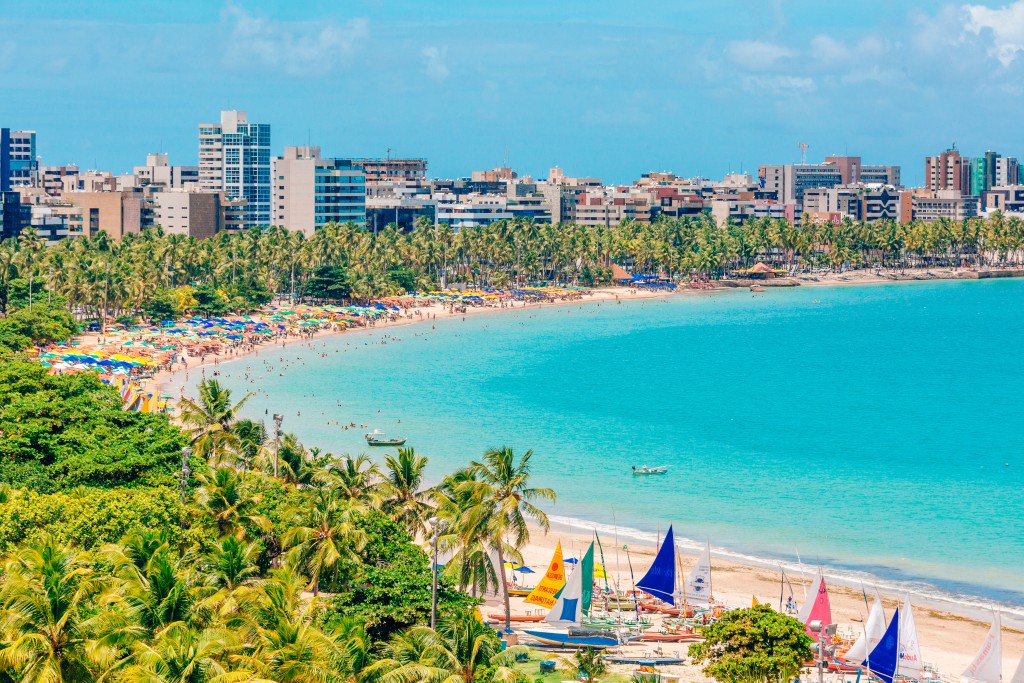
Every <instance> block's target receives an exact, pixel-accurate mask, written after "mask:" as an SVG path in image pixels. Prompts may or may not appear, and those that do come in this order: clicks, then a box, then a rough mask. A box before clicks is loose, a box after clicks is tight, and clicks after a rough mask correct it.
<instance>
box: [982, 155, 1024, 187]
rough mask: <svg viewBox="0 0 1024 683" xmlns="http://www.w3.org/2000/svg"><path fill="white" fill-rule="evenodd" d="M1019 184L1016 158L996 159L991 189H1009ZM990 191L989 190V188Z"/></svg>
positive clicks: (1018, 166) (1018, 168) (1018, 164)
mask: <svg viewBox="0 0 1024 683" xmlns="http://www.w3.org/2000/svg"><path fill="white" fill-rule="evenodd" d="M1019 183H1020V163H1019V162H1018V161H1017V158H1016V157H999V158H998V159H996V173H995V182H994V183H993V184H992V187H1009V186H1010V185H1017V184H1019ZM989 189H991V188H989Z"/></svg>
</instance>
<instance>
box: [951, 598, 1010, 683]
mask: <svg viewBox="0 0 1024 683" xmlns="http://www.w3.org/2000/svg"><path fill="white" fill-rule="evenodd" d="M1001 640H1002V637H1001V635H1000V623H999V613H998V612H996V613H995V614H994V615H992V628H990V629H989V630H988V635H986V636H985V640H984V641H982V643H981V647H980V648H979V649H978V654H976V655H975V656H974V661H973V662H971V663H970V665H969V666H968V667H967V668H966V669H964V672H963V673H962V674H960V680H961V681H964V682H965V683H967V682H970V681H974V683H999V681H1000V679H1001V678H1002V671H1003V648H1002V642H1001Z"/></svg>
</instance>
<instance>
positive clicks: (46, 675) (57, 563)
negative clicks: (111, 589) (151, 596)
mask: <svg viewBox="0 0 1024 683" xmlns="http://www.w3.org/2000/svg"><path fill="white" fill-rule="evenodd" d="M104 588H105V586H104V582H103V581H102V580H101V578H100V576H99V575H97V574H96V573H95V572H94V571H93V563H92V557H91V556H90V555H89V554H88V553H84V552H80V551H77V550H72V549H70V548H66V547H63V546H62V545H60V544H58V543H57V542H55V541H54V540H53V539H52V538H49V537H46V538H44V539H42V540H41V541H39V542H38V543H33V544H29V545H26V546H23V547H21V548H20V549H19V550H18V551H17V552H15V553H14V554H13V555H12V556H11V557H10V558H9V559H8V560H7V562H6V563H5V564H4V580H3V583H2V585H0V671H3V672H6V673H9V674H10V675H11V676H12V677H14V678H15V679H16V680H18V681H23V682H24V683H44V682H45V683H50V682H52V681H86V680H92V679H93V677H94V676H95V675H96V674H97V673H98V672H100V671H101V670H102V669H103V667H104V666H109V665H111V664H112V663H113V662H114V661H115V660H116V654H115V652H116V651H117V650H118V649H119V648H122V647H124V646H126V645H127V644H129V643H130V642H131V640H132V639H133V633H132V629H130V628H129V627H128V624H127V623H126V621H125V619H124V617H123V615H119V614H118V613H117V612H116V611H113V610H111V609H109V608H105V607H104V606H103V602H104V601H102V600H101V601H99V602H98V604H97V605H93V604H92V601H93V599H94V598H96V597H97V596H98V595H99V594H100V593H101V592H102V591H103V590H104Z"/></svg>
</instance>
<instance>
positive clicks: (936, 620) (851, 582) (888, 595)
mask: <svg viewBox="0 0 1024 683" xmlns="http://www.w3.org/2000/svg"><path fill="white" fill-rule="evenodd" d="M967 279H970V280H974V279H976V278H971V277H908V278H900V279H892V278H889V277H878V276H876V275H875V274H874V273H873V272H855V273H846V274H832V277H828V278H821V279H819V280H817V281H814V282H801V283H800V284H801V285H802V286H811V287H851V286H859V285H881V284H902V283H906V282H932V281H936V280H967ZM729 289H738V288H737V287H724V286H719V287H713V288H707V289H700V290H695V289H688V288H686V289H680V290H678V291H676V292H665V291H657V292H642V293H639V294H631V293H630V292H631V291H632V290H630V289H627V288H602V289H600V290H595V291H594V293H593V294H591V295H587V296H583V297H582V298H577V299H571V300H565V301H554V302H543V303H533V304H527V305H525V306H516V307H515V309H519V308H531V309H536V308H545V307H547V308H551V307H558V306H567V305H581V304H586V303H589V302H594V301H607V300H610V299H614V298H615V297H616V295H618V296H620V297H621V296H625V297H628V298H629V299H634V298H642V299H660V298H665V297H668V296H671V295H673V294H679V295H685V294H709V295H710V294H714V293H716V292H721V291H728V290H729ZM437 308H441V307H437ZM414 310H416V309H414ZM419 310H420V311H421V312H423V313H424V314H425V315H424V316H423V317H419V316H416V315H413V316H411V317H401V318H400V319H398V320H396V321H389V322H387V323H383V322H381V323H377V325H375V326H374V327H366V328H355V329H354V330H346V331H355V332H371V331H373V330H374V329H375V328H376V327H386V328H390V327H395V326H403V325H411V324H415V323H423V322H428V321H432V320H444V319H451V318H455V317H457V316H459V315H463V316H469V315H483V314H488V313H498V312H501V311H504V310H508V309H507V308H502V307H499V306H483V307H475V308H469V309H468V310H467V311H466V312H465V313H461V312H460V313H448V312H444V311H438V314H437V316H436V318H433V317H429V314H431V313H434V312H435V309H434V307H423V308H421V309H419ZM344 332H345V331H334V330H323V331H320V332H318V333H317V334H316V335H314V336H313V337H312V338H308V339H304V338H289V339H287V340H284V342H283V343H282V341H281V340H278V341H277V342H276V343H275V344H266V345H264V346H265V347H268V348H270V347H272V346H278V345H280V346H281V347H282V348H283V347H285V346H289V345H291V344H292V343H293V342H295V341H299V342H303V343H307V344H310V343H313V342H315V341H316V338H317V337H320V336H324V337H326V336H327V335H335V334H343V333H344ZM259 348H260V347H256V348H255V349H253V351H251V352H249V353H246V354H234V355H221V356H219V357H217V358H215V359H214V360H213V361H209V360H208V362H207V363H205V364H203V365H202V366H192V367H191V368H190V369H196V368H198V367H205V366H207V365H217V364H219V363H224V362H230V361H232V360H237V359H241V358H243V357H244V356H246V355H250V354H258V352H259ZM180 372H181V371H180V370H178V371H176V373H174V374H171V373H165V374H166V375H167V376H166V377H164V378H161V379H162V380H163V381H164V382H165V383H166V382H167V381H169V380H173V379H174V377H175V376H176V375H177V374H178V373H180ZM168 393H174V392H168ZM571 524H572V530H573V532H575V531H576V529H577V528H583V525H584V524H589V525H591V526H595V527H601V526H602V525H601V524H600V523H594V522H584V520H572V521H571ZM567 529H568V524H566V525H565V526H561V524H558V523H556V524H553V529H552V533H551V534H549V538H547V539H544V540H545V541H547V542H548V543H550V546H551V547H553V545H554V539H553V538H551V537H555V538H557V537H559V536H561V537H562V538H563V541H564V540H565V538H568V537H569V536H573V537H579V538H580V539H582V538H583V537H585V536H586V535H585V534H577V533H573V534H571V535H570V534H568V533H567V531H566V530H567ZM620 533H622V534H623V536H626V535H632V534H629V533H628V531H627V530H623V529H620ZM640 533H643V532H640ZM535 538H537V539H539V538H540V537H539V536H538V537H535ZM602 539H603V540H604V543H605V551H606V555H608V554H609V553H608V551H609V550H610V547H611V544H610V543H609V542H608V540H607V537H606V534H605V532H603V531H602ZM638 539H639V540H638V545H637V546H636V548H637V555H636V558H646V561H649V559H650V558H651V557H652V556H653V552H654V549H653V540H645V539H643V538H641V537H639V536H638ZM533 545H535V543H531V546H533ZM551 547H547V545H545V546H543V547H537V548H535V549H530V548H528V549H524V561H525V562H526V563H527V564H528V565H529V566H531V567H532V565H533V564H537V565H538V566H539V567H540V569H541V570H542V569H543V567H544V566H546V563H547V561H548V559H550V552H551ZM567 552H568V550H567ZM631 552H633V546H632V545H631ZM684 552H685V556H686V557H688V558H689V557H691V556H694V555H696V552H690V551H689V550H687V551H684ZM531 553H532V555H531ZM545 554H546V555H547V556H544V555H545ZM534 555H536V557H534ZM743 555H744V554H743V553H740V552H734V551H730V550H728V549H715V550H714V551H713V564H714V567H715V572H716V576H717V577H718V578H717V579H716V584H717V585H718V586H721V587H722V589H721V590H718V589H716V595H717V596H719V597H722V598H724V599H725V601H726V602H727V604H730V605H731V606H745V605H747V604H749V603H750V599H751V596H752V595H753V596H756V597H757V598H758V599H759V600H760V601H765V602H769V604H771V601H772V596H773V595H774V598H775V600H777V598H778V585H779V584H778V579H779V574H778V569H774V568H773V567H774V566H777V565H778V564H784V565H788V564H789V563H788V562H785V561H783V562H781V563H780V562H778V561H776V560H772V559H770V558H768V559H764V558H762V559H759V558H757V557H755V556H746V557H736V556H743ZM534 560H536V562H534ZM609 563H611V559H610V557H609ZM691 563H692V562H687V561H686V560H684V565H687V566H688V565H689V564H691ZM532 568H534V569H536V568H537V567H532ZM635 569H636V571H637V576H639V575H640V573H642V569H639V568H637V567H635ZM804 570H805V572H806V573H807V574H808V578H809V575H810V574H812V573H813V571H814V570H813V568H810V567H809V566H808V565H804ZM824 573H825V576H826V578H827V580H829V583H830V593H831V594H832V596H833V612H834V614H835V615H836V621H839V622H841V623H843V624H845V627H846V628H850V627H851V626H853V627H856V626H858V624H859V622H858V620H859V619H862V618H863V613H866V608H865V607H864V605H863V598H862V595H861V592H860V590H859V589H858V588H857V587H856V584H857V579H856V578H846V579H844V578H842V575H843V574H848V573H849V572H845V571H844V570H843V569H842V568H841V567H835V568H826V569H825V571H824ZM723 574H724V575H725V577H727V578H725V579H724V580H723V579H722V578H721V577H722V575H723ZM787 575H788V576H789V577H790V580H791V581H792V583H793V585H794V589H795V592H796V595H797V597H798V600H800V598H801V588H800V587H798V586H797V585H796V584H797V583H800V574H799V570H797V571H796V572H794V573H791V571H790V569H789V568H788V567H787ZM627 579H628V577H627ZM909 582H910V580H909V579H908V580H907V581H896V583H904V584H905V583H909ZM886 583H889V582H886V581H879V584H880V585H882V586H885V584H886ZM803 585H805V586H806V582H804V584H803ZM883 590H885V591H886V592H885V605H886V609H887V611H891V609H892V607H893V605H894V601H893V598H895V596H896V594H897V593H896V590H894V589H892V588H889V587H887V586H886V587H884V588H883ZM914 593H915V594H916V593H917V591H914ZM918 595H920V597H917V595H915V597H914V603H915V607H916V610H915V612H916V614H917V618H918V624H919V629H920V631H921V632H922V638H921V640H922V642H923V643H924V649H925V658H926V660H928V661H930V662H934V663H935V664H936V665H937V666H938V667H939V668H940V669H941V670H943V671H944V672H946V673H950V672H952V673H956V672H957V671H959V670H958V669H956V667H957V666H961V667H962V666H963V665H965V664H966V662H967V661H969V660H970V658H971V657H972V656H973V654H974V650H975V648H976V647H977V645H978V644H979V643H980V642H981V639H982V638H983V636H984V632H985V630H987V628H988V626H989V624H988V623H987V622H985V621H984V618H985V608H984V605H983V604H974V605H971V604H961V603H959V602H955V601H953V600H951V599H945V598H941V597H933V596H929V595H927V594H918ZM800 601H801V602H802V600H800ZM977 602H978V603H984V602H985V601H984V600H981V599H979V600H978V601H977ZM1007 621H1010V620H1007ZM1013 621H1017V620H1016V619H1013ZM925 622H927V625H925ZM1004 636H1005V641H1006V643H1007V648H1006V650H1007V652H1008V653H1010V655H1013V653H1015V652H1018V651H1020V650H1022V649H1024V632H1022V631H1020V630H1019V625H1017V624H1014V625H1010V624H1006V625H1005V626H1004ZM947 641H948V642H947ZM935 643H941V645H938V646H937V645H935ZM1014 643H1015V644H1014ZM937 650H938V651H937ZM1011 658H1012V657H1011ZM1006 661H1007V662H1008V664H1007V666H1009V662H1010V659H1007V660H1006ZM1008 670H1012V668H1010V669H1008Z"/></svg>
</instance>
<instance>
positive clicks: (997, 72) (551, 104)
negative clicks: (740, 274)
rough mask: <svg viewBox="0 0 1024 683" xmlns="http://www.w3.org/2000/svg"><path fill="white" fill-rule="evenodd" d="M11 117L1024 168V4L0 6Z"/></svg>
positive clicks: (657, 158) (447, 165) (670, 166)
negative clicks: (244, 116)
mask: <svg viewBox="0 0 1024 683" xmlns="http://www.w3.org/2000/svg"><path fill="white" fill-rule="evenodd" d="M0 83H2V85H0V125H3V126H8V127H11V128H34V129H36V130H38V131H39V153H40V155H41V156H42V157H43V163H47V164H57V163H66V162H73V163H78V164H79V165H81V166H83V167H89V168H93V167H97V166H98V167H100V168H105V169H110V170H113V171H116V172H122V171H125V170H128V169H130V167H131V166H132V165H133V164H136V163H141V162H142V160H143V158H144V156H145V154H146V153H147V152H150V151H156V150H158V149H163V150H165V151H167V152H169V153H170V154H171V160H172V163H181V164H194V163H196V156H197V142H196V125H197V124H198V123H200V122H205V121H215V120H217V118H218V112H219V111H220V110H221V109H229V108H231V109H243V110H246V111H248V112H249V116H250V120H252V121H259V122H268V123H271V124H272V125H273V141H274V150H275V152H278V151H280V149H281V148H282V147H283V146H284V145H286V144H289V145H290V144H305V143H306V141H307V139H308V140H310V141H312V143H313V144H318V145H320V146H321V147H322V148H323V150H324V152H325V153H326V154H329V155H334V156H363V155H368V156H384V155H385V154H386V153H387V149H388V148H389V147H390V148H391V149H392V150H393V154H397V155H407V156H426V157H427V158H428V159H429V163H430V173H431V175H432V176H437V177H457V176H463V175H468V174H469V172H470V171H471V170H473V169H481V168H491V167H493V166H497V165H500V164H501V162H502V160H503V158H504V156H505V153H506V150H507V153H508V157H509V160H510V162H511V164H512V166H513V167H515V168H516V169H517V170H519V171H520V172H521V173H524V174H532V175H534V176H538V177H544V176H545V175H546V172H547V169H548V168H549V167H550V166H552V165H559V166H561V167H562V168H564V169H565V170H566V172H567V173H569V174H577V175H596V176H600V177H601V178H603V179H604V180H605V181H606V182H624V181H627V180H629V179H632V178H635V177H637V176H638V175H639V174H640V173H643V172H645V171H650V170H671V171H674V172H676V173H678V174H681V175H686V176H690V175H697V174H701V175H706V176H711V177H719V176H721V175H722V174H723V173H725V172H727V171H729V170H739V169H740V168H743V169H747V170H749V169H751V168H756V166H757V165H758V164H760V163H787V162H792V161H797V160H799V150H798V149H797V144H798V143H799V142H807V143H809V144H810V150H809V152H808V157H809V158H810V159H812V160H819V159H820V158H821V157H822V156H823V155H825V154H829V153H844V152H849V153H851V154H860V155H861V156H862V157H863V158H864V161H865V163H899V164H902V165H903V166H904V179H905V181H910V182H914V181H919V180H920V177H921V165H922V160H923V156H924V155H925V154H927V153H931V152H935V151H938V150H941V149H943V148H945V147H946V146H948V145H949V144H950V143H951V142H953V141H956V142H957V144H958V147H960V148H961V149H962V150H964V152H965V153H967V154H976V153H980V152H983V151H984V150H985V149H995V150H997V151H999V152H1001V153H1003V154H1008V155H1017V156H1024V141H1022V140H1021V136H1020V134H1019V131H1020V123H1019V122H1020V121H1021V119H1022V114H1024V97H1022V95H1024V0H1017V1H1015V2H1009V0H996V1H995V2H988V3H987V4H984V3H974V4H959V3H955V4H945V3H942V2H941V1H940V2H935V1H932V2H923V1H913V0H912V1H907V0H901V1H897V0H863V1H860V2H837V1H833V0H816V1H803V0H792V1H783V0H778V1H776V2H772V1H771V0H699V1H698V0H691V1H686V0H676V1H674V2H672V1H660V0H647V1H645V2H622V1H621V0H619V1H617V2H605V1H603V0H589V1H579V2H575V1H571V0H565V1H562V2H551V0H543V1H536V0H517V1H516V2H485V1H480V2H469V1H467V0H462V1H460V2H440V1H438V2H423V1H419V2H414V1H405V0H399V1H394V2H392V1H389V0H364V1H356V0H348V1H343V0H341V1H332V2H326V1H315V0H314V1H312V2H308V1H307V2H301V3H300V2H269V1H266V0H264V1H262V2H258V1H256V0H231V1H230V2H220V1H219V0H178V1H177V2H172V3H134V2H127V1H123V0H112V1H111V2H105V3H82V2H78V1H77V0H75V1H72V0H48V1H47V2H45V3H42V2H35V1H34V0H33V1H32V2H29V1H24V2H22V1H20V0H0Z"/></svg>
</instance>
